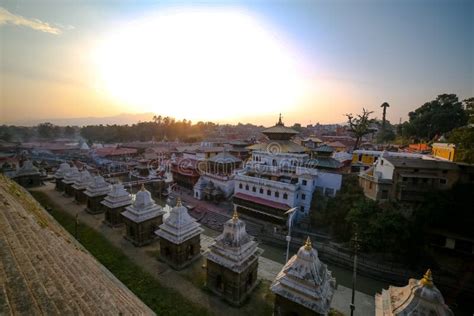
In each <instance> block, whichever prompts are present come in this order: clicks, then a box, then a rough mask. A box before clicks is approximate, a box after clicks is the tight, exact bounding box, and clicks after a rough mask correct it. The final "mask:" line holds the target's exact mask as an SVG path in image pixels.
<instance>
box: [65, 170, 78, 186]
mask: <svg viewBox="0 0 474 316" xmlns="http://www.w3.org/2000/svg"><path fill="white" fill-rule="evenodd" d="M80 176H81V173H80V172H79V170H77V167H72V168H70V169H69V171H67V172H66V174H65V175H64V178H63V182H64V183H66V184H71V183H76V180H78V179H79V178H80Z"/></svg>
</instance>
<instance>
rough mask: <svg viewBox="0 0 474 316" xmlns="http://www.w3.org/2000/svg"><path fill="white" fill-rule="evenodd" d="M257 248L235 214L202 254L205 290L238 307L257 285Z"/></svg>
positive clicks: (243, 224) (260, 252)
mask: <svg viewBox="0 0 474 316" xmlns="http://www.w3.org/2000/svg"><path fill="white" fill-rule="evenodd" d="M262 252H263V250H262V249H260V248H258V247H257V243H256V242H255V241H254V240H253V237H252V236H250V235H249V234H248V233H247V231H246V229H245V222H243V221H242V220H241V219H239V217H238V215H237V212H236V211H235V210H234V215H233V216H232V218H231V219H230V220H228V221H227V222H226V223H225V224H224V231H223V233H222V234H221V235H219V236H217V237H216V239H215V242H214V243H213V244H212V245H211V246H210V247H209V250H208V251H207V253H206V258H207V287H208V288H209V289H211V290H212V291H213V292H214V293H215V294H217V295H219V296H221V297H222V298H224V299H225V300H226V301H228V302H230V303H231V304H234V305H241V304H242V303H243V302H244V301H245V299H246V298H247V296H248V295H249V294H250V292H251V291H252V290H253V289H254V288H255V286H256V285H257V268H258V257H259V256H260V255H261V254H262Z"/></svg>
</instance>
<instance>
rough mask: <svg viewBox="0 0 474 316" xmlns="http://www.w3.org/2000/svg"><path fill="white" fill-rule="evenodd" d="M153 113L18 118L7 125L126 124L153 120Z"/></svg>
mask: <svg viewBox="0 0 474 316" xmlns="http://www.w3.org/2000/svg"><path fill="white" fill-rule="evenodd" d="M153 115H154V114H153V113H151V112H149V113H136V114H131V113H122V114H118V115H114V116H103V117H91V116H90V117H76V118H56V119H53V118H44V119H34V120H18V121H13V122H8V123H6V125H17V126H35V125H38V124H39V123H44V122H49V123H51V124H54V125H59V126H66V125H71V126H84V125H99V124H103V125H107V124H109V125H112V124H118V125H124V124H134V123H138V122H139V121H141V122H144V121H151V120H152V118H153Z"/></svg>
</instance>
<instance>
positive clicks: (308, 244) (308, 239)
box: [304, 236, 313, 251]
mask: <svg viewBox="0 0 474 316" xmlns="http://www.w3.org/2000/svg"><path fill="white" fill-rule="evenodd" d="M311 249H313V246H312V245H311V239H310V238H309V236H308V238H307V239H306V242H305V243H304V250H308V251H309V250H311Z"/></svg>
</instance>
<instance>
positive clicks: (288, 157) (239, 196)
mask: <svg viewBox="0 0 474 316" xmlns="http://www.w3.org/2000/svg"><path fill="white" fill-rule="evenodd" d="M262 133H263V134H264V135H265V136H267V137H268V139H269V140H268V141H267V142H262V143H258V144H254V145H252V146H250V147H248V148H249V149H250V150H251V151H252V157H251V160H250V161H248V162H247V163H246V164H245V167H244V170H243V171H240V172H238V173H237V175H236V176H235V187H234V197H233V201H234V205H235V206H236V207H237V211H238V212H239V213H242V214H245V215H250V216H252V217H254V218H259V219H263V220H264V221H268V222H273V223H276V224H280V225H285V224H286V221H287V216H286V215H284V213H285V212H286V211H287V210H288V209H290V208H293V207H297V208H298V210H299V211H298V212H297V213H296V214H295V215H296V217H295V218H296V220H297V221H299V220H300V219H301V218H303V217H306V216H307V215H309V211H310V207H311V200H312V198H313V193H314V192H315V191H320V192H321V194H324V195H327V196H335V194H336V193H337V191H339V190H340V188H341V183H342V175H340V174H337V173H331V172H324V171H321V170H319V169H317V168H314V166H313V164H312V163H311V161H310V155H309V150H308V149H307V148H305V147H303V146H301V145H299V144H297V143H295V142H293V141H292V140H291V139H292V137H294V136H295V135H297V134H298V132H297V131H295V130H293V129H291V128H289V127H286V126H285V125H284V124H283V122H282V121H281V116H280V119H279V121H278V123H277V124H276V125H275V126H273V127H270V128H267V129H265V130H263V131H262Z"/></svg>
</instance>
